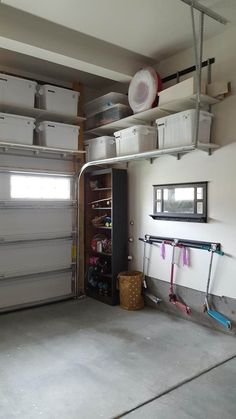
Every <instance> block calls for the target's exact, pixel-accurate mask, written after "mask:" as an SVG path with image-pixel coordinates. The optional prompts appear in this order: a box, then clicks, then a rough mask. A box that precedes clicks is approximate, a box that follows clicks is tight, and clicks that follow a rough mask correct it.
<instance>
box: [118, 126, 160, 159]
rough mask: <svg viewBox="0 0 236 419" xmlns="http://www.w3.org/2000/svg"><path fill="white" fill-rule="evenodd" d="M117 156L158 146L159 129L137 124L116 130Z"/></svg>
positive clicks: (142, 151)
mask: <svg viewBox="0 0 236 419" xmlns="http://www.w3.org/2000/svg"><path fill="white" fill-rule="evenodd" d="M114 135H115V138H116V154H117V156H127V155H129V154H135V153H144V152H145V151H151V150H155V149H156V148H157V129H156V127H149V126H146V125H137V126H134V127H130V128H126V129H123V130H121V131H117V132H115V134H114Z"/></svg>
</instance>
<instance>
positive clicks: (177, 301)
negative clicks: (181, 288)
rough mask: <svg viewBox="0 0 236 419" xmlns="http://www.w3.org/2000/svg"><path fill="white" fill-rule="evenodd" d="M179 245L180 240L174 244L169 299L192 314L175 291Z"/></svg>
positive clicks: (182, 309) (186, 312)
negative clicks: (176, 259) (176, 257)
mask: <svg viewBox="0 0 236 419" xmlns="http://www.w3.org/2000/svg"><path fill="white" fill-rule="evenodd" d="M176 246H178V242H177V241H175V242H174V244H173V245H172V260H171V274H170V289H169V301H170V302H171V303H172V304H174V305H175V306H176V307H177V308H178V309H179V310H181V311H183V312H184V313H185V314H189V315H190V314H191V308H190V307H189V306H187V305H186V304H184V303H182V302H181V301H179V299H178V297H177V295H176V294H175V292H174V266H175V249H176Z"/></svg>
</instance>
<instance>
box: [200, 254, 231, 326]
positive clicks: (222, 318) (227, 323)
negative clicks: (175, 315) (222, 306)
mask: <svg viewBox="0 0 236 419" xmlns="http://www.w3.org/2000/svg"><path fill="white" fill-rule="evenodd" d="M210 253H211V256H210V262H209V271H208V279H207V288H206V296H205V303H204V311H205V312H207V314H208V315H209V316H210V317H212V318H213V319H214V320H216V321H217V322H218V323H219V324H221V325H222V326H224V327H226V328H227V329H231V327H232V324H231V321H230V320H229V319H227V318H226V317H225V316H223V314H221V313H219V312H218V311H216V310H213V309H212V308H211V306H210V304H209V301H208V297H209V287H210V282H211V273H212V263H213V256H214V253H218V254H221V255H222V256H223V254H224V252H221V251H217V250H215V249H214V246H212V247H211V249H210Z"/></svg>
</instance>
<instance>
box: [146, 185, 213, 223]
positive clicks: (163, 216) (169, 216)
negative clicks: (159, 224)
mask: <svg viewBox="0 0 236 419" xmlns="http://www.w3.org/2000/svg"><path fill="white" fill-rule="evenodd" d="M178 187H179V188H185V187H186V188H188V187H193V188H194V200H193V203H194V213H193V214H191V213H181V212H179V213H178V212H173V213H166V212H164V211H163V207H164V205H163V204H164V197H163V190H164V189H173V188H178ZM197 188H203V196H202V198H201V199H197ZM159 189H160V190H161V198H160V199H157V198H156V196H157V190H159ZM207 195H208V182H206V181H205V182H188V183H171V184H161V185H153V214H150V216H151V217H152V218H153V219H154V220H166V221H187V222H198V223H207V216H208V214H207ZM158 202H160V204H161V211H160V212H157V211H156V205H157V203H158ZM198 202H202V204H203V212H202V214H198V213H197V203H198Z"/></svg>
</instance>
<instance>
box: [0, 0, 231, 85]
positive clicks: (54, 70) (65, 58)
mask: <svg viewBox="0 0 236 419" xmlns="http://www.w3.org/2000/svg"><path fill="white" fill-rule="evenodd" d="M200 3H201V4H203V5H204V6H207V7H209V8H211V9H212V10H214V11H215V12H217V13H219V14H220V15H222V16H224V17H225V18H227V19H228V20H229V21H230V23H229V24H228V25H227V26H224V25H221V24H219V23H218V22H215V21H213V20H212V19H209V18H207V17H206V19H205V32H204V35H205V38H209V37H211V36H214V35H216V34H217V33H219V32H222V31H224V30H225V29H226V28H227V27H228V26H230V25H235V24H236V0H201V1H200ZM191 45H192V29H191V19H190V8H189V6H187V5H186V4H184V3H183V2H181V1H180V0H50V1H49V0H40V2H39V1H38V0H0V69H1V70H4V68H5V71H6V72H11V71H10V70H9V69H16V71H18V72H20V71H21V72H22V75H23V76H26V75H27V72H28V73H31V74H33V75H34V77H35V78H40V77H39V76H40V74H44V75H45V77H47V78H51V79H52V80H55V81H56V80H58V81H61V80H63V81H64V82H65V83H66V82H71V81H73V80H80V81H81V82H82V83H84V84H85V85H87V86H90V87H92V88H103V87H104V86H106V85H108V84H110V83H112V82H113V81H115V82H122V83H124V82H126V83H128V82H129V80H130V79H131V78H132V76H133V74H134V73H135V72H136V71H137V70H138V69H140V68H141V67H143V66H146V65H155V64H157V63H158V62H160V61H161V60H162V59H164V58H167V57H169V56H171V55H173V54H175V53H177V52H179V51H181V50H183V49H186V48H188V47H190V46H191Z"/></svg>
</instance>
